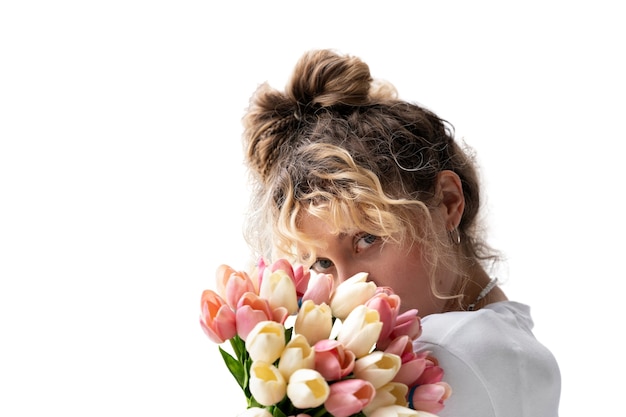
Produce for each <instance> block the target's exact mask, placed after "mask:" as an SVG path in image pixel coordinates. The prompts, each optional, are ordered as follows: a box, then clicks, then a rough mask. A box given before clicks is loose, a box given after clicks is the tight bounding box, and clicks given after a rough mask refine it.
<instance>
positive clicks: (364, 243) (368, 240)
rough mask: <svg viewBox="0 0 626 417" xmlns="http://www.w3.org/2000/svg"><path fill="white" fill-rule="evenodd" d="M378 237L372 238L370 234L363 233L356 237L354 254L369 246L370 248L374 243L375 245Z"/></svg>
mask: <svg viewBox="0 0 626 417" xmlns="http://www.w3.org/2000/svg"><path fill="white" fill-rule="evenodd" d="M378 239H379V238H378V236H374V235H372V234H369V233H364V234H362V235H359V236H357V238H356V244H355V247H356V252H357V253H358V252H360V251H362V250H363V249H367V248H369V247H370V246H372V245H373V244H374V243H376V241H377V240H378Z"/></svg>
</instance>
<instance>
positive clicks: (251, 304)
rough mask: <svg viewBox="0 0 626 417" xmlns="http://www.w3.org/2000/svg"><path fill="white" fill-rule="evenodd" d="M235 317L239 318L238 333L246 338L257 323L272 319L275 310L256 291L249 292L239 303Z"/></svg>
mask: <svg viewBox="0 0 626 417" xmlns="http://www.w3.org/2000/svg"><path fill="white" fill-rule="evenodd" d="M235 317H236V319H237V334H238V335H239V337H241V338H242V339H243V340H246V338H247V337H248V333H250V330H252V329H253V328H254V326H256V324H257V323H259V322H261V321H266V320H272V318H273V312H272V309H271V308H270V304H269V303H268V302H267V300H265V299H263V298H261V297H259V296H258V295H256V294H255V293H252V292H247V293H245V294H243V296H242V297H241V298H240V299H239V302H238V303H237V310H236V311H235Z"/></svg>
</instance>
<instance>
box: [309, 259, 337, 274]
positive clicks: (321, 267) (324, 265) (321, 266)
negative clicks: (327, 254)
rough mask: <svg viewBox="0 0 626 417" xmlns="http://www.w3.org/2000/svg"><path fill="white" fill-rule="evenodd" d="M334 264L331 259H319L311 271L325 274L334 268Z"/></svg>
mask: <svg viewBox="0 0 626 417" xmlns="http://www.w3.org/2000/svg"><path fill="white" fill-rule="evenodd" d="M332 266H333V262H332V261H331V260H330V259H317V260H316V261H315V262H314V263H313V265H311V269H313V270H314V271H316V272H325V271H327V270H328V269H329V268H332Z"/></svg>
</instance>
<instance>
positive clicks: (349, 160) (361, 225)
mask: <svg viewBox="0 0 626 417" xmlns="http://www.w3.org/2000/svg"><path fill="white" fill-rule="evenodd" d="M243 123H244V145H245V150H246V162H247V166H248V168H249V171H250V176H251V183H252V187H253V188H252V201H251V206H250V208H251V213H250V217H249V222H248V225H247V228H246V239H247V240H248V242H249V243H250V245H251V246H252V247H253V248H254V249H256V251H257V253H256V254H255V255H256V256H263V257H265V258H268V259H272V258H276V257H278V256H288V257H292V258H293V259H295V260H298V261H300V262H303V263H305V264H306V263H307V262H309V263H311V262H313V261H314V260H315V259H314V252H315V248H316V247H317V246H316V242H313V241H310V240H309V238H308V237H307V236H305V235H304V234H303V233H301V232H300V228H299V219H300V218H301V216H302V214H303V213H309V214H311V215H313V216H317V217H319V218H320V219H322V220H324V221H326V222H328V223H329V224H330V225H333V226H334V227H335V231H336V232H337V233H339V232H348V233H349V232H366V233H371V234H373V235H375V236H379V237H382V238H383V239H385V240H393V241H397V242H401V243H402V242H413V241H415V242H418V243H420V244H421V245H423V246H424V248H425V249H426V252H427V253H428V254H429V259H430V260H431V261H432V266H433V268H434V267H435V266H436V263H437V259H443V257H440V256H438V255H440V254H441V253H442V250H450V248H451V247H452V246H453V244H452V243H451V242H450V240H448V239H445V237H444V239H442V237H441V236H439V235H438V234H436V233H435V229H434V227H433V222H432V218H431V208H434V207H436V206H437V205H438V204H439V202H440V196H437V194H436V183H437V176H438V174H439V173H440V172H441V171H443V170H451V171H454V172H455V173H456V174H457V175H458V176H459V177H460V179H461V183H462V186H463V193H464V197H465V211H464V213H463V216H462V219H461V223H460V225H459V227H458V232H459V235H460V244H459V245H460V248H461V253H462V254H463V255H464V256H466V257H468V258H469V259H470V260H477V261H478V260H484V259H487V258H490V257H491V254H490V253H489V251H488V248H487V246H486V245H485V244H484V243H483V241H482V240H481V239H480V238H479V237H478V228H477V224H476V223H477V222H476V219H477V213H478V208H479V203H480V201H479V194H480V192H479V184H478V178H477V173H476V170H475V167H474V164H473V162H472V159H471V158H470V157H469V156H468V155H467V154H466V153H465V152H464V151H463V149H461V147H460V146H459V145H458V144H457V143H455V141H454V138H453V132H452V128H451V127H450V126H449V124H447V123H446V122H445V121H444V120H442V119H440V118H439V117H437V116H436V115H435V114H434V113H432V112H431V111H429V110H427V109H425V108H423V107H421V106H419V105H416V104H413V103H408V102H406V101H403V100H399V99H398V98H397V94H396V90H395V88H394V87H393V86H392V85H391V84H388V83H384V82H379V81H375V80H373V79H372V77H371V75H370V71H369V67H368V66H367V64H365V63H364V62H363V61H361V60H360V59H359V58H356V57H353V56H347V55H341V54H338V53H336V52H334V51H331V50H315V51H310V52H308V53H306V54H305V55H304V56H303V57H302V58H301V59H300V60H299V62H298V63H297V65H296V67H295V69H294V72H293V75H292V78H291V80H290V82H289V83H288V84H287V86H286V88H285V90H284V91H278V90H276V89H273V88H272V87H270V86H269V85H268V84H262V85H261V86H260V87H259V88H258V90H257V91H256V93H255V94H254V95H253V97H252V98H251V101H250V106H249V108H248V111H247V113H246V114H245V116H244V119H243Z"/></svg>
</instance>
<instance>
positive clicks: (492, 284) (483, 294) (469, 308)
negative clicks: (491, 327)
mask: <svg viewBox="0 0 626 417" xmlns="http://www.w3.org/2000/svg"><path fill="white" fill-rule="evenodd" d="M496 284H498V278H492V279H491V281H489V284H487V286H486V287H485V288H483V290H482V291H481V292H480V294H478V297H476V300H474V302H473V303H472V304H470V305H468V306H467V311H474V308H475V307H476V304H478V302H479V301H480V300H482V299H483V298H485V297H486V296H487V294H489V291H491V290H493V288H494V287H495V286H496Z"/></svg>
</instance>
